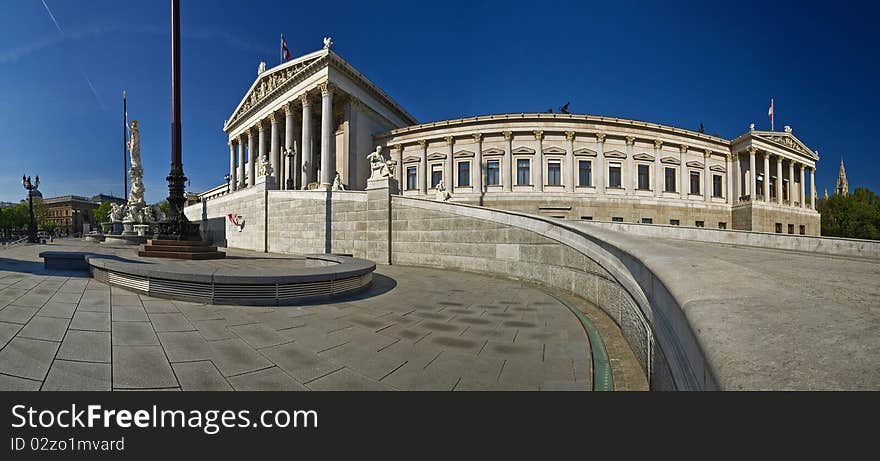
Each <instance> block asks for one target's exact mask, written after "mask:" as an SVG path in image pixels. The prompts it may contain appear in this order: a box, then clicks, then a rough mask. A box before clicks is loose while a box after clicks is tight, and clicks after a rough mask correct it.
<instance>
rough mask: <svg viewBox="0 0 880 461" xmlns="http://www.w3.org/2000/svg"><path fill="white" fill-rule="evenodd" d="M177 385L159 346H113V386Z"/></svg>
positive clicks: (146, 387)
mask: <svg viewBox="0 0 880 461" xmlns="http://www.w3.org/2000/svg"><path fill="white" fill-rule="evenodd" d="M178 386H179V384H178V382H177V379H176V378H175V377H174V371H173V370H172V369H171V365H170V364H169V363H168V359H166V358H165V352H163V351H162V348H161V347H160V346H115V345H114V346H113V387H115V388H129V389H158V388H164V387H178Z"/></svg>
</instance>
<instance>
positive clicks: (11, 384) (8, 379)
mask: <svg viewBox="0 0 880 461" xmlns="http://www.w3.org/2000/svg"><path fill="white" fill-rule="evenodd" d="M41 385H42V382H40V381H34V380H31V379H24V378H19V377H17V376H9V375H0V391H38V390H40V386H41Z"/></svg>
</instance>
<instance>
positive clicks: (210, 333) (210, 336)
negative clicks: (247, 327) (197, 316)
mask: <svg viewBox="0 0 880 461" xmlns="http://www.w3.org/2000/svg"><path fill="white" fill-rule="evenodd" d="M193 326H195V327H196V329H197V330H198V331H199V334H201V335H202V336H203V337H204V338H205V339H207V340H208V341H219V340H222V339H233V338H236V336H235V333H233V332H231V331H229V330H228V329H227V328H226V321H225V320H203V321H199V322H193Z"/></svg>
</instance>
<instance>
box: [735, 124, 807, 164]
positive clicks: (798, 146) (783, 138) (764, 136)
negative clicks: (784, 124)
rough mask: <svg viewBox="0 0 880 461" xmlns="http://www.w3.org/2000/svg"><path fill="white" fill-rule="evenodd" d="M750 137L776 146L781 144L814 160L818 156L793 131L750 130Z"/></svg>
mask: <svg viewBox="0 0 880 461" xmlns="http://www.w3.org/2000/svg"><path fill="white" fill-rule="evenodd" d="M751 135H752V137H753V138H755V139H760V140H761V141H764V142H767V143H769V144H775V145H777V146H781V147H784V148H787V149H789V150H793V151H795V152H797V153H799V154H802V155H806V156H807V157H810V158H812V159H814V160H818V159H819V156H818V155H816V153H815V152H813V150H812V149H810V148H809V147H807V145H806V144H804V143H803V142H802V141H801V140H800V139H798V138H797V136H795V135H794V133H790V132H781V133H780V132H777V131H761V132H752V133H751Z"/></svg>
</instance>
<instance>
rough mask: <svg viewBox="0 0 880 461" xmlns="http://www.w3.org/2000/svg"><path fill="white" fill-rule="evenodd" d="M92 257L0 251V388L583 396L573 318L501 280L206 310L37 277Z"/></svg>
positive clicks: (390, 269)
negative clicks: (44, 257) (65, 260)
mask: <svg viewBox="0 0 880 461" xmlns="http://www.w3.org/2000/svg"><path fill="white" fill-rule="evenodd" d="M99 248H101V246H100V245H91V246H89V245H86V244H83V243H81V242H79V241H74V240H69V241H61V242H56V243H55V244H53V245H48V246H47V245H43V246H27V245H26V246H20V247H15V248H11V249H8V250H0V347H2V349H0V390H111V389H112V390H132V389H156V390H394V389H399V390H490V389H499V390H500V389H510V390H589V389H590V388H591V387H592V386H591V358H590V346H589V342H588V339H587V336H586V333H585V332H584V329H583V327H582V326H581V324H580V323H579V321H578V319H577V318H576V317H575V316H574V315H573V314H572V313H571V312H570V311H569V310H568V308H567V307H565V305H563V304H561V303H560V302H559V301H557V300H556V299H555V298H554V297H553V296H550V295H549V294H547V293H545V292H543V291H541V290H538V289H536V288H534V287H531V286H527V285H523V284H520V283H518V282H515V281H510V280H501V279H496V278H491V277H485V276H480V275H476V274H469V273H461V272H454V271H445V270H438V269H427V268H414V267H402V266H379V268H378V269H377V271H376V272H375V282H374V284H373V286H372V287H371V288H370V290H369V291H368V292H366V293H363V294H361V295H359V296H357V297H356V298H353V299H348V300H345V301H343V302H336V303H331V304H313V305H305V306H286V307H246V306H216V305H201V304H193V303H187V302H181V301H171V300H165V299H157V298H152V297H149V296H145V295H138V294H135V293H132V292H129V291H125V290H122V289H119V288H116V287H112V288H111V287H109V286H107V285H105V284H102V283H100V282H97V281H95V280H92V279H90V278H88V276H87V275H85V273H84V272H58V271H45V270H43V269H42V263H41V262H40V260H39V259H38V258H37V257H36V255H37V253H39V252H40V251H45V250H47V249H50V250H59V251H72V250H82V249H85V250H91V251H95V250H96V249H99ZM103 251H107V250H103ZM115 251H116V252H118V253H119V254H122V253H123V252H132V251H134V250H133V247H128V248H124V249H116V250H115Z"/></svg>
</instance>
